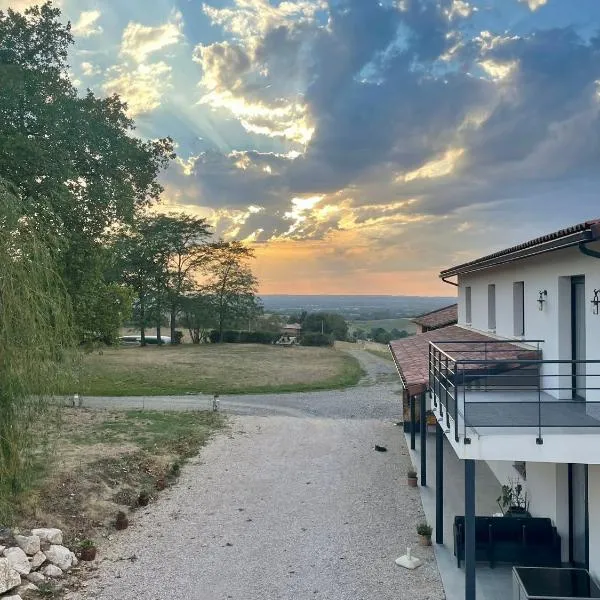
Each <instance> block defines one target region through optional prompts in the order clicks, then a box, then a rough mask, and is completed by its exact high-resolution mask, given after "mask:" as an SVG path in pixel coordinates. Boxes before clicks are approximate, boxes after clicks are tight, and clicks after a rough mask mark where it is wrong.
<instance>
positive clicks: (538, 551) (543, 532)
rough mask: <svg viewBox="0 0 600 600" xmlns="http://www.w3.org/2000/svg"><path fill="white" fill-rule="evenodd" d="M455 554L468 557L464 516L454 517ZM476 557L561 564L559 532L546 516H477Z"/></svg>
mask: <svg viewBox="0 0 600 600" xmlns="http://www.w3.org/2000/svg"><path fill="white" fill-rule="evenodd" d="M454 555H455V556H456V560H457V562H458V566H459V567H460V563H461V561H462V560H464V558H465V518H464V516H456V517H454ZM475 560H476V561H480V562H481V561H485V562H489V564H490V567H493V566H494V564H495V563H500V562H501V563H509V564H512V565H524V566H535V567H556V566H560V564H561V555H560V536H559V535H558V533H557V531H556V527H554V526H553V525H552V521H551V520H550V519H548V518H543V517H528V518H519V517H475Z"/></svg>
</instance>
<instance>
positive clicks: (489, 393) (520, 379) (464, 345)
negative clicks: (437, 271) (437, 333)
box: [429, 340, 600, 444]
mask: <svg viewBox="0 0 600 600" xmlns="http://www.w3.org/2000/svg"><path fill="white" fill-rule="evenodd" d="M542 342H543V340H519V341H516V340H515V342H509V341H505V340H489V341H472V340H469V341H464V340H461V341H444V342H439V343H434V342H430V344H429V390H430V392H431V396H432V401H433V405H434V407H436V408H439V410H440V413H441V415H442V418H443V421H444V423H445V427H446V429H448V430H451V429H453V430H454V438H455V440H456V441H457V442H458V441H459V440H460V438H461V436H462V438H463V440H464V443H466V444H469V443H470V441H471V439H470V436H469V431H471V430H475V431H478V430H480V429H485V428H489V429H491V428H496V429H497V428H528V429H535V430H536V433H537V437H536V441H537V443H538V444H542V443H543V437H542V431H543V429H545V428H573V427H577V428H586V427H587V428H590V427H592V428H596V427H600V360H544V359H542V357H541V352H540V349H539V345H540V343H542ZM555 430H556V429H555Z"/></svg>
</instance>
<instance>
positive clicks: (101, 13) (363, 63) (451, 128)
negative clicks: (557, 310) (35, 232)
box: [0, 0, 600, 296]
mask: <svg viewBox="0 0 600 600" xmlns="http://www.w3.org/2000/svg"><path fill="white" fill-rule="evenodd" d="M29 4H32V2H29V1H23V0H0V8H7V7H8V6H10V7H12V8H15V9H20V8H23V7H25V6H26V5H29ZM56 4H57V5H58V6H60V7H61V9H62V10H63V14H64V16H65V19H69V20H71V22H72V24H73V33H74V36H75V40H76V45H75V48H74V50H73V52H72V54H71V57H70V64H71V71H72V78H73V80H74V82H75V85H77V86H78V87H80V88H81V89H82V90H83V89H85V88H86V87H90V88H92V89H93V90H94V91H95V92H97V93H98V94H102V95H103V94H111V93H114V92H116V93H118V94H120V95H121V96H122V97H123V98H124V99H125V100H126V101H127V102H128V105H129V112H130V115H131V116H133V117H134V118H135V120H136V122H137V124H138V129H137V133H138V134H139V135H140V136H143V137H148V138H155V137H163V136H167V135H170V136H172V137H173V139H174V140H175V142H176V145H177V153H178V159H177V161H176V162H175V163H174V164H173V165H172V166H171V168H170V169H169V171H168V172H167V173H165V174H164V176H163V183H164V185H165V194H164V203H165V205H167V207H168V208H172V209H182V210H185V211H189V212H193V213H195V214H198V215H201V216H205V217H207V218H208V219H209V220H210V222H211V223H213V225H214V227H215V230H216V232H217V234H218V235H220V236H223V237H225V238H229V239H233V238H236V239H241V240H245V241H247V242H248V243H252V244H254V247H255V249H256V252H257V261H256V264H255V271H256V273H257V275H258V276H259V278H260V281H261V292H262V293H290V294H300V293H315V294H316V293H323V294H327V293H331V294H419V295H446V296H447V295H450V294H452V293H453V289H452V288H450V287H449V286H447V285H444V284H443V283H440V282H439V279H438V272H439V270H440V269H441V268H444V267H449V266H451V265H452V264H454V263H458V262H463V261H465V260H468V259H470V258H474V257H477V256H480V255H482V254H487V253H489V252H492V251H495V250H497V249H499V248H502V247H505V246H508V245H512V244H513V243H517V242H520V241H524V240H526V239H529V238H532V237H535V236H537V235H540V234H542V233H546V232H550V231H553V230H556V229H560V228H562V227H564V226H567V225H570V224H574V223H577V222H580V221H584V220H586V219H589V218H594V217H600V199H599V190H600V113H599V110H600V1H599V0H520V1H519V0H473V1H472V2H467V1H464V0H436V1H430V0H381V1H372V0H339V1H334V0H330V1H326V0H297V1H293V0H289V1H285V2H280V1H278V0H271V1H270V2H269V0H206V1H205V2H202V1H201V0H62V1H60V2H58V3H56Z"/></svg>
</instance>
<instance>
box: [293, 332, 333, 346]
mask: <svg viewBox="0 0 600 600" xmlns="http://www.w3.org/2000/svg"><path fill="white" fill-rule="evenodd" d="M300 344H301V345H302V346H333V335H331V334H327V333H305V334H303V335H302V336H301V337H300Z"/></svg>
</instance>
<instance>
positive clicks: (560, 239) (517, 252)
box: [440, 219, 600, 278]
mask: <svg viewBox="0 0 600 600" xmlns="http://www.w3.org/2000/svg"><path fill="white" fill-rule="evenodd" d="M597 239H600V219H594V220H591V221H585V222H584V223H578V224H577V225H572V226H571V227H566V228H564V229H559V230H558V231H555V232H553V233H548V234H546V235H542V236H540V237H537V238H534V239H532V240H529V241H527V242H523V243H522V244H518V245H516V246H511V247H510V248H505V249H504V250H500V251H498V252H494V253H493V254H488V255H487V256H482V257H481V258H477V259H475V260H472V261H469V262H466V263H463V264H460V265H457V266H455V267H450V268H449V269H444V270H443V271H442V272H441V273H440V277H442V278H445V277H452V276H453V275H458V274H460V273H469V272H472V271H478V270H482V269H485V268H487V267H492V266H496V265H498V264H503V263H507V262H513V261H515V260H519V259H521V258H527V257H529V256H534V255H537V254H542V253H544V252H550V251H551V250H560V249H561V248H568V247H569V246H575V245H577V244H580V243H582V242H591V241H595V240H597Z"/></svg>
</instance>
